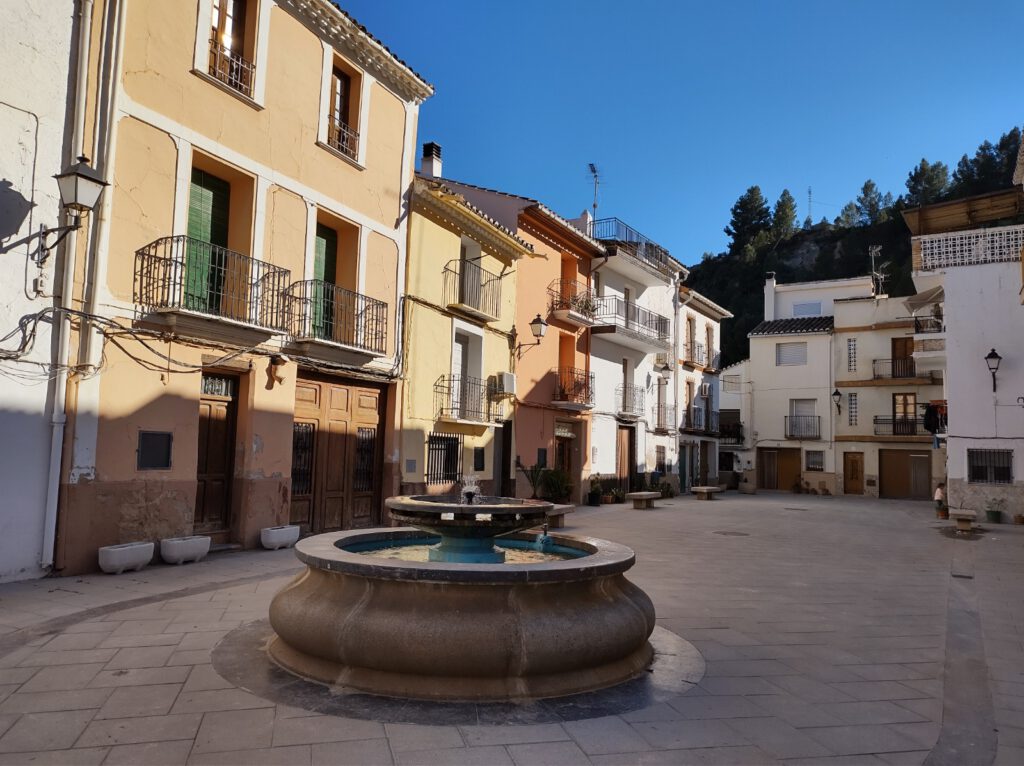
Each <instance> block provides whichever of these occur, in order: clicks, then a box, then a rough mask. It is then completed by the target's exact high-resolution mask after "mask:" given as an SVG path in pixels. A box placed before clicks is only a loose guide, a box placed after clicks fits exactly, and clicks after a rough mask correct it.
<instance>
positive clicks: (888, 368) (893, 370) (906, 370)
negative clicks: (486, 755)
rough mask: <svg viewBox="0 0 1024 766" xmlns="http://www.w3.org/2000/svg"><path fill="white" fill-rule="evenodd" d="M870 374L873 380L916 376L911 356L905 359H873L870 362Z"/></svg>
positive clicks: (904, 378) (905, 378) (901, 378)
mask: <svg viewBox="0 0 1024 766" xmlns="http://www.w3.org/2000/svg"><path fill="white" fill-rule="evenodd" d="M871 375H872V377H873V378H874V379H875V380H885V379H888V378H894V379H898V380H907V379H908V378H917V377H918V375H917V368H916V366H915V365H914V360H913V358H911V357H908V358H905V359H875V360H873V361H872V362H871Z"/></svg>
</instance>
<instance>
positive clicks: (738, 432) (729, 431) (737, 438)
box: [719, 423, 743, 446]
mask: <svg viewBox="0 0 1024 766" xmlns="http://www.w3.org/2000/svg"><path fill="white" fill-rule="evenodd" d="M719 441H720V442H721V443H722V444H731V445H737V446H738V445H742V444H743V424H742V423H724V424H723V425H722V428H721V431H720V432H719Z"/></svg>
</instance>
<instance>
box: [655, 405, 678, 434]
mask: <svg viewBox="0 0 1024 766" xmlns="http://www.w3.org/2000/svg"><path fill="white" fill-rule="evenodd" d="M676 425H677V423H676V408H675V407H673V406H672V405H671V404H656V405H654V407H652V408H651V427H652V428H653V429H654V430H655V431H674V430H675V429H676Z"/></svg>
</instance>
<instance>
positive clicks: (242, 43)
mask: <svg viewBox="0 0 1024 766" xmlns="http://www.w3.org/2000/svg"><path fill="white" fill-rule="evenodd" d="M254 5H255V3H254ZM247 10H249V9H248V2H247V0H213V18H212V25H211V29H210V68H209V73H210V76H211V77H213V78H215V79H216V80H218V81H219V82H222V83H224V84H225V85H227V86H228V87H229V88H232V89H233V90H237V91H238V92H239V93H241V94H242V95H243V96H246V97H248V98H252V94H253V84H254V81H255V79H256V78H255V76H254V74H255V69H254V67H253V64H252V54H251V52H250V51H249V50H248V47H249V46H248V45H247V44H246V43H247V40H246V38H247V37H248V35H247V23H248V22H247V19H246V11H247ZM253 10H255V9H253Z"/></svg>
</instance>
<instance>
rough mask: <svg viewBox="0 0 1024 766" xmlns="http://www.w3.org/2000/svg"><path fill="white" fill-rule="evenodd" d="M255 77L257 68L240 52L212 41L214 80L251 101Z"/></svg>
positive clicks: (211, 53) (211, 72)
mask: <svg viewBox="0 0 1024 766" xmlns="http://www.w3.org/2000/svg"><path fill="white" fill-rule="evenodd" d="M255 75H256V67H255V66H253V63H252V62H251V61H248V60H246V59H245V58H243V57H242V55H241V53H240V52H238V51H235V50H232V49H231V48H228V47H226V46H224V45H221V44H220V43H219V42H217V41H216V40H210V76H211V77H212V78H213V79H215V80H216V81H217V82H220V83H223V84H224V85H226V86H227V87H228V88H230V89H231V90H234V91H237V92H238V93H241V94H242V95H243V96H245V97H246V98H250V99H251V98H252V86H253V82H254V81H255V79H256V76H255Z"/></svg>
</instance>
